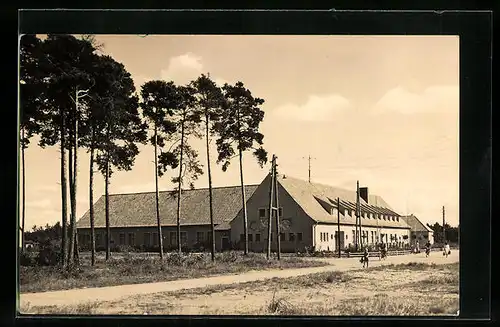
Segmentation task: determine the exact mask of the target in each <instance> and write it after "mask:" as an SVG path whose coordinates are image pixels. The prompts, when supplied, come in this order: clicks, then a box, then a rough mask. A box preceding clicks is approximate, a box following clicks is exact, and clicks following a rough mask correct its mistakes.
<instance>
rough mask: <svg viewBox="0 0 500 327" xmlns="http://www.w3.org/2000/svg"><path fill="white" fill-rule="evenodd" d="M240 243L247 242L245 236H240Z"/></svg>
mask: <svg viewBox="0 0 500 327" xmlns="http://www.w3.org/2000/svg"><path fill="white" fill-rule="evenodd" d="M240 242H245V234H240Z"/></svg>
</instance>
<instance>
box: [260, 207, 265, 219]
mask: <svg viewBox="0 0 500 327" xmlns="http://www.w3.org/2000/svg"><path fill="white" fill-rule="evenodd" d="M259 218H266V209H259Z"/></svg>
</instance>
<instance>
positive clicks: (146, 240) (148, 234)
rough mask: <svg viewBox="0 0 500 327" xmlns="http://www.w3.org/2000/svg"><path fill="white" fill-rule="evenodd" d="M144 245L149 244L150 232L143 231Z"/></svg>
mask: <svg viewBox="0 0 500 327" xmlns="http://www.w3.org/2000/svg"><path fill="white" fill-rule="evenodd" d="M144 245H146V246H149V245H151V234H150V233H144Z"/></svg>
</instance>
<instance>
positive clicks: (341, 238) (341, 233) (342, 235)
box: [340, 231, 345, 249]
mask: <svg viewBox="0 0 500 327" xmlns="http://www.w3.org/2000/svg"><path fill="white" fill-rule="evenodd" d="M344 241H345V235H344V232H343V231H341V232H340V248H341V249H343V248H344Z"/></svg>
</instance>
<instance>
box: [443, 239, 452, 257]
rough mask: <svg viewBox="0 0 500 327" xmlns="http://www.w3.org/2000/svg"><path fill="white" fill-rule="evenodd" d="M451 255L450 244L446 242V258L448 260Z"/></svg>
mask: <svg viewBox="0 0 500 327" xmlns="http://www.w3.org/2000/svg"><path fill="white" fill-rule="evenodd" d="M450 254H451V251H450V245H449V244H448V242H445V243H444V255H445V257H446V258H448V255H450Z"/></svg>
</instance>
